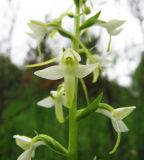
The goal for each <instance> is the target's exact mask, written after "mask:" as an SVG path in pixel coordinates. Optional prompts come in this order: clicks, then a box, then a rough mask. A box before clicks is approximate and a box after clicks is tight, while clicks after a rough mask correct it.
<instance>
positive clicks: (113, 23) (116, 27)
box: [103, 19, 125, 36]
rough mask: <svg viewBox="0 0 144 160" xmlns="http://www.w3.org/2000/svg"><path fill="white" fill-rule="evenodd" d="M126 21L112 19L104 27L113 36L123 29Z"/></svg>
mask: <svg viewBox="0 0 144 160" xmlns="http://www.w3.org/2000/svg"><path fill="white" fill-rule="evenodd" d="M124 23H125V21H124V20H117V19H112V20H109V21H108V22H106V23H104V24H103V27H105V28H106V29H107V32H108V33H109V34H110V35H111V36H116V35H118V34H119V33H120V32H121V31H122V30H123V29H122V28H120V27H121V26H122V25H123V24H124Z"/></svg>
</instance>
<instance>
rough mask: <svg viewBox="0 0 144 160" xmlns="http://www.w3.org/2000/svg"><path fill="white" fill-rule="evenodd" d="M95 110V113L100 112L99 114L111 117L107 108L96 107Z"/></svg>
mask: <svg viewBox="0 0 144 160" xmlns="http://www.w3.org/2000/svg"><path fill="white" fill-rule="evenodd" d="M96 112H97V113H101V114H103V115H105V116H107V117H109V118H111V112H110V111H108V110H106V109H100V108H98V109H97V110H96Z"/></svg>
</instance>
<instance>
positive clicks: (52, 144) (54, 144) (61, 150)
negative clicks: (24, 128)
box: [38, 134, 68, 156]
mask: <svg viewBox="0 0 144 160" xmlns="http://www.w3.org/2000/svg"><path fill="white" fill-rule="evenodd" d="M38 138H39V139H40V140H42V141H43V142H45V143H46V145H47V146H48V147H49V148H50V149H51V150H52V151H54V152H55V153H57V154H59V155H62V156H67V155H68V150H67V149H66V148H65V147H63V146H62V145H61V144H60V143H59V142H58V141H56V140H55V139H54V138H52V137H50V136H48V135H45V134H40V135H38Z"/></svg>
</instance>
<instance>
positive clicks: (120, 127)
mask: <svg viewBox="0 0 144 160" xmlns="http://www.w3.org/2000/svg"><path fill="white" fill-rule="evenodd" d="M112 125H113V127H114V129H115V131H116V132H119V133H120V132H127V131H128V130H129V129H128V128H127V126H126V124H125V123H124V122H123V121H121V120H120V121H117V120H115V119H112Z"/></svg>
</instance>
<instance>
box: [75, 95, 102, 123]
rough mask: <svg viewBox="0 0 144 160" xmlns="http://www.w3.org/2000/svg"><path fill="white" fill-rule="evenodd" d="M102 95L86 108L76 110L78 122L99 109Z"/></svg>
mask: <svg viewBox="0 0 144 160" xmlns="http://www.w3.org/2000/svg"><path fill="white" fill-rule="evenodd" d="M102 96H103V94H102V93H101V94H100V95H99V96H98V97H97V98H96V99H95V100H94V101H93V102H92V103H90V104H89V105H88V106H87V107H86V108H84V109H81V110H78V112H77V115H76V119H77V120H80V119H82V118H85V117H87V116H88V115H90V114H91V113H93V112H95V110H96V109H97V108H98V107H99V103H100V101H101V99H102Z"/></svg>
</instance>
